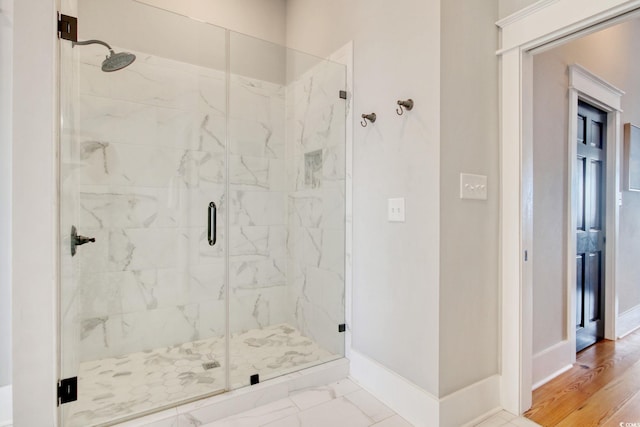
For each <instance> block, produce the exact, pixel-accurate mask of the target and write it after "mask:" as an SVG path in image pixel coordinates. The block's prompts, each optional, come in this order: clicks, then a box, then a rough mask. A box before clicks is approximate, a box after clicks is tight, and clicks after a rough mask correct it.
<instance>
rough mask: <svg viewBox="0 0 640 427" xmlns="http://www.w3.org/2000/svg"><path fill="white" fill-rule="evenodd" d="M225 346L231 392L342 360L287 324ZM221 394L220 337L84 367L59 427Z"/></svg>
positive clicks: (236, 338)
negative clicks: (254, 379) (254, 382)
mask: <svg viewBox="0 0 640 427" xmlns="http://www.w3.org/2000/svg"><path fill="white" fill-rule="evenodd" d="M229 347H230V359H231V360H230V363H231V365H230V368H231V369H230V383H231V388H232V389H235V388H239V387H242V386H245V385H248V384H249V378H250V376H251V375H253V374H256V373H259V374H260V381H264V380H265V379H269V378H273V377H276V376H280V375H284V374H287V373H290V372H293V371H297V370H300V369H304V368H307V367H310V366H314V365H317V364H320V363H325V362H329V361H331V360H335V359H338V358H340V357H342V356H341V355H336V354H333V353H330V352H328V351H327V350H325V349H323V348H322V347H320V346H319V345H318V344H317V343H316V342H315V341H313V340H311V339H310V338H307V337H305V336H303V335H302V334H300V332H299V331H298V330H297V329H295V328H293V327H292V326H290V325H288V324H279V325H274V326H269V327H266V328H264V329H255V330H250V331H247V332H244V333H242V334H236V335H232V337H231V339H230V341H229ZM224 389H225V340H224V339H223V338H210V339H205V340H199V341H194V342H189V343H185V344H182V345H176V346H172V347H165V348H158V349H155V350H150V351H144V352H140V353H132V354H127V355H123V356H118V357H111V358H106V359H101V360H95V361H90V362H84V363H81V364H80V368H79V372H78V400H77V401H76V402H73V403H70V404H67V405H65V406H66V408H65V411H64V414H65V415H64V418H65V419H66V421H67V422H66V423H65V425H66V426H70V427H89V426H100V425H105V424H106V423H109V422H113V421H114V420H116V419H122V418H124V417H131V416H135V415H136V414H143V413H145V412H149V411H153V410H157V409H160V408H165V407H169V406H175V405H176V404H178V403H180V402H184V401H188V400H191V399H195V398H198V397H200V396H203V395H207V394H212V393H216V392H221V391H223V390H224Z"/></svg>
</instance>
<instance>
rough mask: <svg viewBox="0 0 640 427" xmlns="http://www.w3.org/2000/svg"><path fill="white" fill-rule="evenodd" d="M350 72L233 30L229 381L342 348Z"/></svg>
mask: <svg viewBox="0 0 640 427" xmlns="http://www.w3.org/2000/svg"><path fill="white" fill-rule="evenodd" d="M345 81H346V70H345V67H344V66H343V65H340V64H336V63H334V62H331V61H327V60H324V59H320V58H317V57H314V56H312V55H308V54H304V53H301V52H298V51H295V50H293V49H288V48H286V47H283V46H280V45H277V44H274V43H270V42H267V41H264V40H260V39H257V38H253V37H250V36H247V35H244V34H238V33H235V32H233V31H231V32H230V34H229V104H228V123H229V126H228V137H229V150H228V151H229V158H228V162H227V163H228V168H229V180H228V182H229V252H228V257H229V323H230V325H229V340H230V359H229V360H230V365H229V368H230V384H229V385H230V388H238V387H243V386H247V385H250V384H254V383H256V382H258V381H263V380H266V379H270V378H273V377H276V376H281V375H284V374H287V373H290V372H294V371H298V370H300V369H303V368H307V367H311V366H315V365H318V364H320V363H324V362H328V361H331V360H335V359H337V358H341V357H343V356H344V333H343V332H344V322H345V320H344V319H345V301H344V299H345V280H344V278H345V262H344V260H345V249H344V248H345V183H346V170H345V114H346V106H347V101H346V100H345V99H344V98H343V97H342V96H341V91H344V89H345Z"/></svg>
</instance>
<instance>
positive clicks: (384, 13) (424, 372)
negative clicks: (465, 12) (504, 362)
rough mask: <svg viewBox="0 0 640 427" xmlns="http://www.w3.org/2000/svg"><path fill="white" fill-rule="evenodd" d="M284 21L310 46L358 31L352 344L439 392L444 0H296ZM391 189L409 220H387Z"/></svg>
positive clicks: (293, 39)
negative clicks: (374, 117) (366, 117)
mask: <svg viewBox="0 0 640 427" xmlns="http://www.w3.org/2000/svg"><path fill="white" fill-rule="evenodd" d="M287 22H288V24H289V25H288V28H287V44H288V45H289V46H290V47H292V48H296V49H300V50H303V51H307V52H310V53H313V54H316V55H320V56H326V55H328V54H329V53H331V52H333V51H335V50H337V49H338V48H340V47H341V46H342V45H344V44H345V43H346V42H347V41H349V40H353V45H354V112H355V116H356V117H357V118H358V119H357V121H356V123H355V124H354V148H353V150H354V154H353V158H354V163H353V194H354V196H353V211H354V220H353V223H354V232H353V233H354V234H353V254H354V256H353V301H354V304H353V323H352V325H350V326H351V330H352V333H353V335H352V337H353V344H352V345H353V348H354V349H355V350H356V351H358V352H360V353H362V354H364V355H366V356H368V357H369V358H372V359H374V360H376V361H377V362H379V363H381V364H382V365H383V366H384V367H386V368H388V369H390V370H392V371H394V372H396V373H398V374H399V375H401V376H402V377H404V378H406V379H408V380H409V381H411V382H413V383H414V384H417V385H418V386H419V387H420V388H422V389H423V390H426V391H427V392H428V393H430V394H432V395H434V396H436V395H437V394H438V346H437V342H438V322H439V320H438V282H439V272H438V270H439V265H438V262H439V261H438V251H439V243H438V240H439V215H440V212H439V208H438V200H439V191H440V185H439V181H440V166H439V163H440V160H439V159H440V152H439V148H440V147H439V128H440V115H439V107H440V98H439V91H440V90H439V74H440V67H439V61H438V58H439V56H440V2H439V1H436V0H430V1H424V0H402V1H396V2H393V5H389V3H387V2H383V1H380V0H378V1H374V2H371V1H366V0H358V1H352V2H343V1H340V0H331V1H323V2H318V1H315V0H292V1H290V2H288V9H287ZM406 98H413V99H414V101H415V103H416V104H415V108H414V109H413V111H411V112H409V113H406V114H405V115H404V116H403V117H398V116H397V115H396V113H395V108H396V100H398V99H406ZM370 112H376V113H377V114H378V121H377V122H376V123H375V124H373V125H370V126H368V127H367V128H366V129H365V128H362V127H361V126H360V124H359V121H360V119H359V116H360V114H362V113H370ZM391 197H404V198H405V199H406V222H405V223H389V222H387V199H388V198H391Z"/></svg>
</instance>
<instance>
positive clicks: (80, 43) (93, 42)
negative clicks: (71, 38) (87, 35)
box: [71, 40, 113, 53]
mask: <svg viewBox="0 0 640 427" xmlns="http://www.w3.org/2000/svg"><path fill="white" fill-rule="evenodd" d="M71 44H72V46H76V45H79V46H86V45H88V44H101V45H102V46H104V47H106V48H107V49H109V51H110V52H111V53H113V49H112V48H111V46H109V45H108V44H106V43H105V42H103V41H102V40H85V41H81V42H72V43H71Z"/></svg>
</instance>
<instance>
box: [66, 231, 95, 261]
mask: <svg viewBox="0 0 640 427" xmlns="http://www.w3.org/2000/svg"><path fill="white" fill-rule="evenodd" d="M95 241H96V239H95V237H85V236H81V235H79V234H78V231H77V229H76V227H75V226H71V256H75V254H76V247H77V246H82V245H84V244H85V243H89V242H91V243H93V242H95Z"/></svg>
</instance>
